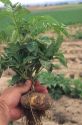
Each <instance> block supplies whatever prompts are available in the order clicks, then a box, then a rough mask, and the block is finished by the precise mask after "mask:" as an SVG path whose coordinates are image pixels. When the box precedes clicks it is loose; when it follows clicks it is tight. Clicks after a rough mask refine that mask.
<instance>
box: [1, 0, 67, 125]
mask: <svg viewBox="0 0 82 125" xmlns="http://www.w3.org/2000/svg"><path fill="white" fill-rule="evenodd" d="M0 1H2V2H3V3H4V5H5V8H4V9H5V10H4V11H5V12H7V13H8V17H9V19H10V24H9V34H8V35H6V37H4V35H3V33H2V32H4V34H7V32H6V27H5V28H4V29H3V31H1V33H2V38H3V39H4V40H5V41H6V40H7V43H6V44H7V47H6V48H5V52H4V53H2V55H1V56H0V75H2V72H3V71H4V70H6V69H7V68H11V69H12V70H13V71H14V72H15V73H16V74H15V75H14V76H13V77H12V81H11V83H12V85H15V84H16V85H19V84H20V83H22V84H24V83H25V81H26V80H28V79H30V80H31V81H32V89H31V90H30V91H29V93H28V94H26V95H24V96H23V97H22V99H21V104H22V106H23V108H24V110H25V114H26V116H28V121H29V122H28V124H29V125H38V124H40V123H41V122H40V116H41V115H43V111H45V110H46V109H48V108H49V106H50V103H51V99H50V97H49V95H48V94H42V93H38V92H37V91H35V88H34V86H35V84H36V82H38V83H39V81H37V80H38V74H39V73H40V72H41V71H42V70H45V71H46V72H49V73H51V72H52V71H53V69H54V68H55V65H54V64H53V61H54V60H55V59H58V60H59V61H60V62H61V63H62V64H63V65H64V66H67V62H66V60H65V58H64V55H63V53H62V52H61V51H60V46H61V44H62V42H63V35H67V32H66V31H65V26H64V25H63V24H59V23H58V22H57V21H56V20H54V19H53V18H52V17H50V16H31V15H30V12H29V10H27V8H24V7H22V6H21V5H20V4H19V3H17V4H14V5H13V4H12V3H11V2H10V1H9V0H0ZM27 15H28V16H27ZM47 31H49V32H51V33H52V32H53V33H54V37H53V38H52V37H49V36H48V35H45V32H47ZM3 39H2V40H3ZM51 82H52V80H51ZM45 85H46V86H47V83H45ZM28 95H29V96H28ZM42 97H43V98H42ZM38 99H39V100H38ZM27 100H28V101H27ZM37 103H38V105H37ZM41 106H42V107H43V108H42V107H41ZM26 109H27V110H26Z"/></svg>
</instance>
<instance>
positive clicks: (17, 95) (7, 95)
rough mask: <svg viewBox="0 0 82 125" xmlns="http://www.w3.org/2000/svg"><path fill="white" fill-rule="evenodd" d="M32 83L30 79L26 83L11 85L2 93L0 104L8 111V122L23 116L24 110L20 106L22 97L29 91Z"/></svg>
mask: <svg viewBox="0 0 82 125" xmlns="http://www.w3.org/2000/svg"><path fill="white" fill-rule="evenodd" d="M31 85H32V82H31V81H30V80H28V81H27V82H26V83H25V84H24V85H21V86H12V87H9V88H8V89H6V90H5V91H4V92H3V93H2V95H1V97H0V106H1V108H2V109H4V110H3V111H5V112H4V113H6V119H7V120H8V121H7V122H9V121H12V120H17V119H19V118H21V117H22V116H23V111H22V109H21V108H20V107H19V103H20V99H21V96H22V94H24V93H26V92H28V91H29V89H30V88H31ZM1 104H2V105H1ZM0 118H1V116H0Z"/></svg>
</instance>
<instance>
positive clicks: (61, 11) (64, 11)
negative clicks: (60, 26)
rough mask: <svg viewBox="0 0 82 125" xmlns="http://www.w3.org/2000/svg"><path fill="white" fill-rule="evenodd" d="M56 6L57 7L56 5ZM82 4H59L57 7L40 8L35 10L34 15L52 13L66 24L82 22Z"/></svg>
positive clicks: (51, 14)
mask: <svg viewBox="0 0 82 125" xmlns="http://www.w3.org/2000/svg"><path fill="white" fill-rule="evenodd" d="M54 8H55V7H54ZM81 12H82V4H81V5H78V4H76V5H66V6H65V5H64V6H58V8H57V7H56V8H55V9H49V8H48V9H47V10H38V11H35V12H33V14H32V15H41V16H44V15H50V16H52V17H53V18H55V19H56V20H57V21H58V22H60V23H61V22H62V23H64V24H65V25H72V24H79V23H81V24H82V16H81Z"/></svg>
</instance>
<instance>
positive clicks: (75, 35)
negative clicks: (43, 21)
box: [0, 4, 82, 125]
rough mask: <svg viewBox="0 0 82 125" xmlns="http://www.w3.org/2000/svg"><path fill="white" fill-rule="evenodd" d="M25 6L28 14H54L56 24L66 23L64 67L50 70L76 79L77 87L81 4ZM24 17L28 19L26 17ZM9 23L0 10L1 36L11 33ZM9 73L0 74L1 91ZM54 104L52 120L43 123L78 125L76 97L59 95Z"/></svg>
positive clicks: (81, 70)
mask: <svg viewBox="0 0 82 125" xmlns="http://www.w3.org/2000/svg"><path fill="white" fill-rule="evenodd" d="M26 7H27V6H26ZM27 8H28V9H29V10H30V11H31V12H32V13H31V14H30V15H31V16H32V15H42V16H44V15H50V16H52V17H54V18H55V19H56V20H57V21H58V22H59V23H63V24H65V25H66V28H67V31H68V33H69V37H67V38H66V37H65V38H64V43H63V44H62V46H61V50H62V51H63V53H64V55H65V57H66V59H67V62H68V63H67V65H68V67H67V68H65V67H63V66H61V65H60V63H58V62H57V63H58V65H57V67H56V69H55V70H54V71H53V72H54V73H56V74H64V76H66V77H69V78H71V79H78V80H77V81H76V83H78V86H79V85H82V4H66V5H57V6H31V7H27ZM25 18H28V16H27V17H25ZM5 20H6V21H5ZM10 22H11V23H12V20H11V19H10V18H9V13H7V12H5V11H3V10H2V9H1V10H0V31H4V27H6V29H5V30H6V31H7V34H5V33H4V32H2V33H3V34H0V37H2V35H4V37H6V35H9V34H10V33H11V32H12V28H11V26H10V25H9V24H10ZM47 34H48V35H50V36H53V34H51V33H49V32H48V33H47ZM4 47H5V44H3V43H1V45H0V52H2V51H3V49H4ZM11 74H12V71H10V70H9V69H8V70H7V71H6V72H4V73H3V77H2V79H1V81H0V85H1V86H2V88H1V91H2V90H3V89H4V88H6V87H7V84H8V83H7V84H6V85H5V84H4V82H5V83H6V81H7V79H8V78H7V77H8V75H9V76H10V75H11ZM9 78H10V77H9ZM79 79H80V81H79ZM2 81H3V82H2ZM63 82H64V81H63ZM54 107H55V108H54V109H53V112H54V114H53V122H50V121H44V125H49V124H50V125H59V124H63V125H82V119H81V116H82V112H81V111H82V110H81V109H82V101H81V100H80V101H78V100H76V99H70V98H68V97H63V98H62V99H60V100H59V101H57V102H54ZM61 119H62V120H61ZM51 121H52V120H51ZM55 121H56V122H55ZM16 124H17V125H18V124H20V121H17V122H16V123H15V125H16Z"/></svg>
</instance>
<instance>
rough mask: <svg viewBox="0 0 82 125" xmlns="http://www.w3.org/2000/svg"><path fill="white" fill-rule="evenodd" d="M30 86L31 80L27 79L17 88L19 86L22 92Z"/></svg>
mask: <svg viewBox="0 0 82 125" xmlns="http://www.w3.org/2000/svg"><path fill="white" fill-rule="evenodd" d="M31 86H32V81H31V80H27V81H26V82H25V84H24V85H21V86H19V87H18V88H19V91H20V93H21V94H23V93H26V92H28V91H29V90H30V88H31ZM18 88H17V89H18Z"/></svg>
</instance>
